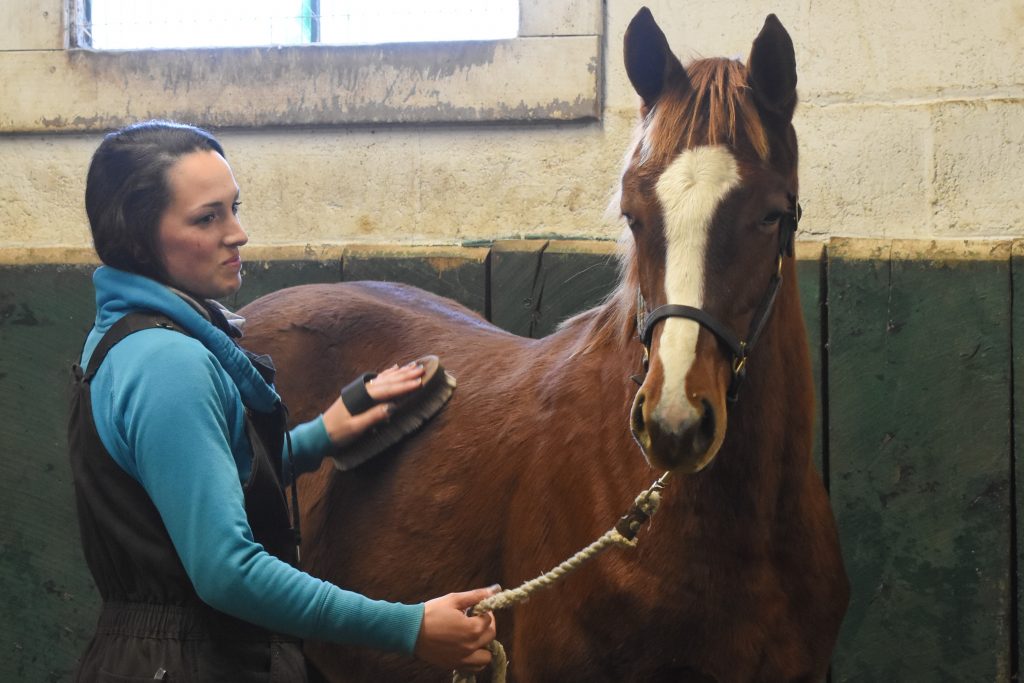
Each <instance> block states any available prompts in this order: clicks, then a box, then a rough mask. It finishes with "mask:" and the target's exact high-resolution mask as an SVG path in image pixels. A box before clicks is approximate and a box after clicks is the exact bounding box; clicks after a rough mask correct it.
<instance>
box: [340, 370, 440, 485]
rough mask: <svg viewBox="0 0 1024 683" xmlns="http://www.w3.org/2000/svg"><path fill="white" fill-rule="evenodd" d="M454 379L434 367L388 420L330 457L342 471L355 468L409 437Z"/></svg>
mask: <svg viewBox="0 0 1024 683" xmlns="http://www.w3.org/2000/svg"><path fill="white" fill-rule="evenodd" d="M455 384H456V382H455V378H454V377H453V376H452V375H450V374H449V373H448V372H447V371H445V370H444V369H443V368H441V367H440V366H438V368H437V371H436V372H435V373H434V375H433V377H431V378H430V379H429V380H428V381H427V383H426V384H424V385H423V387H422V388H420V389H419V390H417V392H416V393H415V395H413V396H411V397H410V398H409V399H408V400H406V401H404V402H402V403H401V404H400V405H399V406H398V407H397V408H396V409H395V412H394V414H393V415H392V416H391V418H390V419H389V420H388V421H387V422H384V423H381V424H379V425H377V426H376V427H374V428H372V429H370V430H368V431H367V432H365V433H364V434H363V435H362V436H360V437H359V438H358V439H356V440H355V441H353V442H352V443H350V444H347V445H345V446H342V447H341V448H339V449H338V450H337V451H336V452H335V453H334V454H333V455H332V456H331V457H332V458H333V459H334V466H335V467H336V468H337V469H339V470H342V471H345V470H350V469H352V468H354V467H358V466H359V465H361V464H363V463H364V462H366V461H367V460H369V459H370V458H372V457H374V456H376V455H378V454H380V453H382V452H384V451H385V450H387V449H388V448H390V447H391V446H394V445H395V444H396V443H398V442H399V441H401V440H402V439H404V438H406V437H408V436H409V435H410V434H413V433H415V432H417V431H419V429H420V428H421V427H423V425H425V424H426V423H427V422H428V421H429V420H430V419H431V418H432V417H434V416H435V415H436V414H437V413H438V412H440V410H441V409H442V408H444V406H445V404H446V403H448V399H450V398H451V397H452V394H453V393H454V391H455Z"/></svg>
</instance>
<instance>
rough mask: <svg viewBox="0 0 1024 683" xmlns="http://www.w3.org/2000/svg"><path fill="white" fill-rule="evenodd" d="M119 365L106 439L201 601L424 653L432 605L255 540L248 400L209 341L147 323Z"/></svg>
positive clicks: (295, 628)
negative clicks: (248, 499) (241, 464)
mask: <svg viewBox="0 0 1024 683" xmlns="http://www.w3.org/2000/svg"><path fill="white" fill-rule="evenodd" d="M157 335H162V337H163V338H157ZM168 335H173V336H172V337H170V338H168ZM111 361H112V362H111ZM108 366H111V370H112V371H116V372H113V373H112V375H111V376H108V378H107V380H108V381H107V382H106V386H105V388H103V389H102V390H101V391H99V392H96V393H94V396H93V403H94V406H100V409H99V410H97V411H96V412H97V413H103V414H104V415H105V417H103V418H101V417H100V415H97V427H98V428H99V427H100V424H101V422H102V423H104V424H106V425H107V426H106V427H105V428H104V429H101V434H100V436H101V439H102V440H103V441H104V444H105V445H107V447H108V449H109V450H111V454H112V455H114V456H115V460H118V461H119V462H125V461H127V462H126V463H125V464H126V465H127V466H125V465H122V466H125V469H126V470H127V471H128V472H129V473H130V474H133V476H135V477H136V478H137V479H138V480H139V482H140V483H141V484H142V486H143V487H144V488H145V490H146V491H147V493H148V494H149V496H150V498H151V499H152V500H153V502H154V504H155V505H156V507H157V509H158V510H159V512H160V515H161V517H162V519H163V521H164V524H165V526H166V527H167V531H168V532H169V534H170V537H171V540H172V542H173V543H174V547H175V549H176V550H177V552H178V555H179V556H180V557H181V560H182V563H183V564H184V567H185V569H186V571H187V572H188V575H189V577H190V579H191V580H192V583H193V585H194V586H195V589H196V592H197V593H198V594H199V596H200V598H202V599H203V600H204V601H205V602H207V603H208V604H210V605H211V606H213V607H214V608H216V609H219V610H221V611H223V612H226V613H228V614H231V615H234V616H236V617H239V618H241V619H244V620H246V621H249V622H252V623H255V624H259V625H261V626H264V627H266V628H268V629H271V630H274V631H277V632H282V633H288V634H291V635H295V636H298V637H302V638H317V639H321V640H330V641H336V642H344V643H350V644H354V645H365V646H369V647H374V648H380V649H386V650H395V651H399V652H405V653H411V652H412V651H413V648H414V647H415V643H416V638H417V636H418V634H419V628H420V623H421V621H422V617H423V605H422V604H416V605H405V604H399V603H390V602H383V601H376V600H370V599H369V598H366V597H364V596H362V595H359V594H357V593H354V592H350V591H345V590H342V589H341V588H338V587H337V586H334V585H332V584H329V583H327V582H325V581H322V580H320V579H317V578H314V577H312V576H310V575H308V574H306V573H304V572H302V571H299V570H297V569H295V568H293V567H291V566H290V565H288V564H286V563H284V562H282V561H280V560H278V559H276V558H275V557H273V556H271V555H270V554H269V553H267V552H266V551H265V550H264V549H263V547H262V546H261V545H260V544H258V543H256V542H255V541H254V540H253V538H252V531H251V530H250V528H249V525H248V521H247V518H246V514H245V509H244V499H243V494H242V488H241V485H240V483H239V474H238V469H237V467H236V462H235V457H234V455H233V451H232V444H234V447H235V448H238V447H239V446H238V444H239V443H242V442H243V439H244V434H243V433H244V429H242V428H241V426H240V425H241V422H240V419H241V413H240V411H241V410H242V408H241V402H240V400H239V398H238V394H237V390H236V389H235V387H234V385H233V384H232V383H231V380H230V379H229V378H228V377H226V376H225V375H224V374H222V372H221V371H220V368H219V365H218V364H217V362H216V360H215V359H214V357H213V356H212V355H211V354H210V353H209V352H208V351H206V349H205V348H203V347H202V346H201V345H200V344H199V343H198V342H196V341H195V340H192V339H189V338H187V337H185V336H183V335H178V334H177V333H170V332H164V331H156V330H154V331H143V332H139V333H136V334H134V335H132V336H131V337H130V338H128V339H126V340H125V341H123V342H121V343H120V344H118V345H117V346H116V347H115V348H114V349H113V350H112V351H111V356H110V357H109V358H108V360H107V362H105V363H104V371H105V370H106V369H107V367H108ZM101 374H102V373H101ZM96 380H100V376H99V375H97V378H96ZM100 384H104V383H103V382H101V383H100ZM94 389H100V387H99V386H95V382H94ZM316 423H317V421H316V420H314V421H313V422H312V423H308V424H309V425H311V426H306V425H303V426H302V427H300V428H298V429H299V435H298V439H297V441H298V442H299V443H301V444H303V446H302V455H301V456H299V455H297V456H296V457H297V461H299V460H301V459H302V458H303V457H305V456H306V453H307V451H306V450H305V449H306V448H307V446H308V447H309V448H310V449H311V450H310V451H309V452H310V453H312V452H313V451H314V450H315V446H316V442H317V440H318V439H319V437H318V436H317V435H316V433H315V432H316V429H317V428H319V429H321V430H322V429H323V425H322V423H321V424H320V425H319V427H317V424H316ZM104 431H106V432H107V433H106V435H104V433H103V432H104ZM307 432H309V433H307ZM114 451H119V453H114Z"/></svg>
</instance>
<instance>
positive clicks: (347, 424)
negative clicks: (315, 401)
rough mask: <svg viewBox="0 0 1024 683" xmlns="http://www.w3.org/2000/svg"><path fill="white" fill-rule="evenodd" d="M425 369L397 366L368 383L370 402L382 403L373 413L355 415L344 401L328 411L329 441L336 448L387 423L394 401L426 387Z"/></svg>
mask: <svg viewBox="0 0 1024 683" xmlns="http://www.w3.org/2000/svg"><path fill="white" fill-rule="evenodd" d="M423 372H424V370H423V366H421V365H417V364H416V363H409V364H408V365H403V366H402V367H398V366H397V365H394V366H392V367H390V368H388V369H387V370H384V371H382V372H381V373H380V374H379V375H377V376H376V377H374V378H373V379H371V380H370V381H369V382H367V383H366V391H367V393H368V394H370V398H372V399H374V400H376V401H382V403H379V404H378V405H375V406H374V407H373V408H370V409H369V410H367V411H365V412H362V413H359V414H358V415H352V414H350V413H349V412H348V408H346V407H345V404H344V403H343V402H342V400H341V399H340V398H338V399H337V400H336V401H335V402H334V403H332V404H331V407H330V408H328V409H327V410H325V411H324V427H325V428H326V429H327V437H328V438H329V439H330V440H331V443H333V444H334V445H335V446H342V445H344V444H346V443H348V442H349V441H352V440H353V439H355V438H356V437H357V436H359V435H360V434H362V433H363V432H364V431H366V430H367V429H369V428H370V427H372V426H373V425H375V424H377V423H378V422H381V421H383V420H386V419H387V418H388V412H389V411H390V410H391V408H392V407H393V405H392V403H390V401H391V399H395V398H399V397H401V396H404V395H405V394H408V393H409V392H411V391H413V390H415V389H418V388H419V387H420V386H422V384H423Z"/></svg>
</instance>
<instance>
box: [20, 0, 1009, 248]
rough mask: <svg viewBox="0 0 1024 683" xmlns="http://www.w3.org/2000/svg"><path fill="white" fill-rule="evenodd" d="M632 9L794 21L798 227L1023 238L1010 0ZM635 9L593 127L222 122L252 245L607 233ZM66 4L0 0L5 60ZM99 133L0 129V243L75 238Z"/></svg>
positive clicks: (672, 17)
mask: <svg viewBox="0 0 1024 683" xmlns="http://www.w3.org/2000/svg"><path fill="white" fill-rule="evenodd" d="M528 1H529V2H532V3H534V4H536V1H535V0H528ZM524 2H527V0H524ZM647 4H648V5H649V6H650V7H651V9H652V11H653V12H654V15H655V17H656V18H657V19H658V21H659V23H660V24H661V25H662V27H663V28H664V30H665V32H666V34H667V35H668V37H669V40H670V42H671V43H672V45H673V47H674V49H675V50H676V52H677V54H679V56H680V57H681V58H682V59H683V60H684V61H685V60H687V59H688V58H690V57H693V56H696V55H707V56H711V55H729V56H742V57H744V58H745V56H746V53H747V51H748V50H749V46H750V41H751V40H752V39H753V37H754V36H755V35H756V33H757V31H758V30H759V29H760V26H761V23H762V21H763V19H764V16H765V15H766V14H767V13H768V12H775V13H776V14H777V15H778V16H779V18H780V19H781V20H782V22H783V23H784V24H785V26H786V27H787V29H789V31H790V33H791V35H792V36H793V40H794V43H795V44H796V47H797V68H798V71H799V78H800V82H799V91H800V96H801V101H802V104H801V106H800V108H799V109H798V114H797V119H796V126H797V132H798V135H799V136H800V141H801V151H802V166H801V168H802V172H801V195H802V196H801V200H802V202H803V205H804V208H805V217H806V218H805V221H803V222H802V223H801V229H802V231H803V237H804V238H814V237H824V236H827V235H849V236H870V237H943V238H968V237H970V238H977V237H1011V236H1024V191H1022V187H1024V0H984V1H983V2H978V0H947V1H945V2H942V3H935V2H934V1H933V0H928V1H926V0H904V1H903V2H893V1H892V0H777V1H776V2H765V1H763V0H750V1H748V2H743V3H721V2H711V1H710V0H709V1H707V2H692V1H690V2H685V3H684V2H680V1H679V0H648V3H647ZM639 6H640V3H638V2H633V1H627V0H608V2H607V3H606V12H607V16H606V17H605V26H604V33H605V36H606V40H605V51H604V63H603V65H601V66H602V67H603V69H602V71H601V73H602V76H601V78H602V82H603V98H604V99H603V115H602V117H601V120H599V121H590V122H570V123H551V122H547V123H529V122H526V123H518V124H487V125H481V124H472V123H459V124H432V125H429V126H418V125H411V124H403V125H400V126H390V125H357V126H325V127H307V128H279V127H275V128H263V129H257V128H246V129H230V130H223V131H218V132H219V135H220V137H221V139H222V141H223V142H224V144H225V147H226V149H227V151H228V155H229V160H230V161H231V163H232V164H233V166H234V168H235V172H236V175H237V176H238V179H239V182H240V183H241V185H242V197H243V202H244V203H243V213H244V218H245V221H246V225H247V227H248V229H249V231H250V233H251V238H252V243H253V244H259V245H273V244H306V243H309V244H325V243H348V242H416V243H437V242H444V243H452V242H461V241H465V240H476V239H494V238H500V237H517V236H525V235H534V234H552V233H554V234H558V235H562V236H566V237H604V238H613V237H615V236H616V235H617V234H618V232H619V229H620V228H619V225H618V224H617V223H616V222H615V221H610V220H607V219H605V218H603V214H604V211H605V207H606V205H607V202H608V198H609V196H610V194H611V192H612V189H613V187H614V185H615V183H616V182H617V178H618V173H619V167H620V163H621V159H622V155H623V152H624V150H625V148H626V145H627V144H628V141H629V138H630V134H631V130H632V126H633V123H634V116H635V105H636V102H635V98H634V95H633V93H632V90H631V89H630V87H629V83H628V81H627V80H626V77H625V72H624V70H623V68H622V66H621V41H622V34H623V31H624V30H625V26H626V24H627V23H628V21H629V19H630V18H631V17H632V15H633V14H634V13H635V11H636V10H637V9H638V7H639ZM63 17H64V9H63V2H62V0H0V58H2V57H4V56H5V55H6V56H8V57H10V56H11V54H12V53H14V52H16V51H17V52H19V53H22V52H23V51H33V50H55V49H61V48H62V47H63V45H64V41H65V37H64V34H63V31H64V28H63V26H64V25H65V22H64V19H63ZM559 21H560V22H562V23H563V24H565V23H569V24H571V22H570V21H569V19H568V18H565V17H563V18H561V19H559ZM583 23H584V24H587V25H589V24H593V23H595V22H593V21H592V20H589V19H588V21H586V22H583ZM588 30H594V29H592V28H591V29H588ZM533 32H534V33H536V31H533ZM15 63H17V60H14V59H10V58H9V59H0V121H2V120H3V119H4V116H3V113H4V107H5V104H4V102H5V101H10V100H11V99H12V98H13V97H14V96H15V95H17V94H18V93H15V92H13V91H12V88H17V89H19V90H20V89H23V88H31V87H32V79H31V78H28V79H26V77H25V74H23V73H22V74H19V73H12V72H11V71H13V70H14V67H11V66H8V67H7V71H5V70H4V65H11V64H15ZM562 66H563V65H561V64H560V63H558V62H554V63H551V64H550V69H549V70H546V71H545V72H543V73H538V74H537V78H538V79H552V78H555V79H557V78H558V77H559V76H558V74H559V69H560V67H562ZM54 68H60V67H59V66H56V67H54ZM514 95H515V94H514V93H511V94H509V95H508V97H509V98H510V99H513V100H514ZM129 96H130V93H126V95H125V97H129ZM169 106H170V105H169ZM99 138H100V134H99V133H98V132H87V133H74V132H59V133H10V132H6V131H5V130H4V129H2V128H0V169H3V171H2V172H0V247H5V248H8V249H10V248H14V249H18V248H22V247H24V248H28V247H49V246H61V247H86V246H88V245H89V234H88V227H87V225H86V223H85V216H84V210H83V209H82V194H83V185H84V178H85V170H86V167H87V164H88V160H89V156H90V154H91V153H92V150H93V149H94V148H95V146H96V144H98V141H99Z"/></svg>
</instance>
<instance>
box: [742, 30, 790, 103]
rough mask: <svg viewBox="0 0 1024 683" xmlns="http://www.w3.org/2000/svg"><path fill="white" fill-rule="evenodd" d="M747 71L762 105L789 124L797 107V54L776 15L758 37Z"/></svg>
mask: <svg viewBox="0 0 1024 683" xmlns="http://www.w3.org/2000/svg"><path fill="white" fill-rule="evenodd" d="M747 71H748V74H749V75H748V79H749V81H750V87H751V89H752V90H753V91H754V96H755V97H756V98H757V102H758V104H760V105H761V107H762V108H764V109H765V110H766V111H768V112H769V113H771V114H774V115H776V116H778V117H780V118H781V119H782V120H783V122H784V123H789V122H790V121H791V120H792V118H793V110H794V109H795V108H796V57H795V56H794V54H793V41H792V40H791V39H790V37H789V34H788V33H787V32H786V29H785V28H784V27H783V26H782V22H781V21H779V19H778V17H776V16H775V15H774V14H769V15H768V18H767V19H765V20H764V27H763V28H762V29H761V33H759V34H758V35H757V38H755V39H754V45H753V46H752V47H751V48H750V58H749V59H748V60H747Z"/></svg>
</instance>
